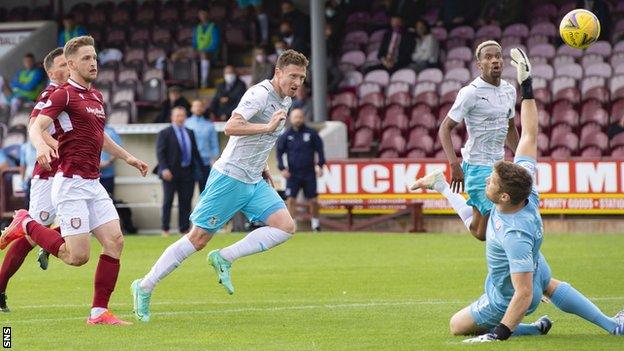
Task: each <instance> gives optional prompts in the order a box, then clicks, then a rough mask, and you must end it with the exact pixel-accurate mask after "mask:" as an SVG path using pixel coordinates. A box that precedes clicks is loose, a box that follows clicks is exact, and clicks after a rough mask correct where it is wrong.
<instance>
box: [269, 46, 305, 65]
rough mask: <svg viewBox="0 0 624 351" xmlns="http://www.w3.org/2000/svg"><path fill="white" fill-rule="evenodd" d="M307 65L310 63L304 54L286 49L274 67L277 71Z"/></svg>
mask: <svg viewBox="0 0 624 351" xmlns="http://www.w3.org/2000/svg"><path fill="white" fill-rule="evenodd" d="M309 63H310V62H309V61H308V59H307V58H306V57H305V55H304V54H302V53H300V52H298V51H295V50H292V49H288V50H286V51H284V53H282V54H281V55H280V57H278V58H277V63H276V65H275V67H276V68H279V69H284V67H286V66H288V65H295V66H300V67H308V64H309Z"/></svg>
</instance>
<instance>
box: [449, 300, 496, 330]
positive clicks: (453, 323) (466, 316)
mask: <svg viewBox="0 0 624 351" xmlns="http://www.w3.org/2000/svg"><path fill="white" fill-rule="evenodd" d="M471 309H472V305H470V306H466V307H464V308H463V309H461V310H460V311H458V312H457V313H455V314H454V315H453V317H451V320H450V322H449V328H450V330H451V334H453V335H475V334H483V333H487V331H488V330H489V329H490V328H488V327H487V326H479V325H478V324H477V322H475V318H474V317H473V315H472V313H471Z"/></svg>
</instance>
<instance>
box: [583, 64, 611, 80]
mask: <svg viewBox="0 0 624 351" xmlns="http://www.w3.org/2000/svg"><path fill="white" fill-rule="evenodd" d="M612 74H613V70H612V69H611V66H610V65H609V64H608V63H604V62H600V63H593V64H591V65H590V66H588V67H587V68H586V69H585V75H586V76H598V77H604V78H611V76H612Z"/></svg>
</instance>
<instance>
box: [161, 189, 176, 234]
mask: <svg viewBox="0 0 624 351" xmlns="http://www.w3.org/2000/svg"><path fill="white" fill-rule="evenodd" d="M162 185H163V205H162V213H161V216H160V218H161V221H162V222H161V225H160V229H161V230H162V235H163V236H168V235H169V226H170V225H171V205H172V204H173V195H174V194H175V183H174V182H173V181H171V182H169V181H166V180H163V181H162Z"/></svg>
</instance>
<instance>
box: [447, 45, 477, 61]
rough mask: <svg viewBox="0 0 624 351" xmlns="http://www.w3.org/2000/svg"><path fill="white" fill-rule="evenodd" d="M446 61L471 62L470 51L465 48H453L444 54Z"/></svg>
mask: <svg viewBox="0 0 624 351" xmlns="http://www.w3.org/2000/svg"><path fill="white" fill-rule="evenodd" d="M446 59H447V60H461V61H464V62H470V61H471V60H472V50H470V48H468V47H465V46H462V47H456V48H453V49H451V50H449V52H448V53H447V54H446Z"/></svg>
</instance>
